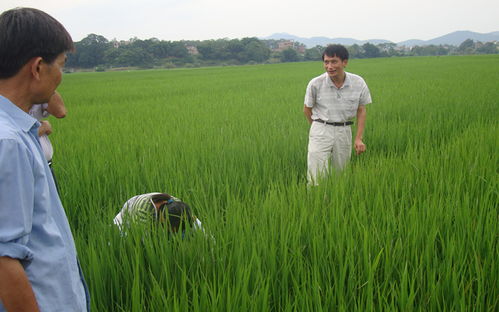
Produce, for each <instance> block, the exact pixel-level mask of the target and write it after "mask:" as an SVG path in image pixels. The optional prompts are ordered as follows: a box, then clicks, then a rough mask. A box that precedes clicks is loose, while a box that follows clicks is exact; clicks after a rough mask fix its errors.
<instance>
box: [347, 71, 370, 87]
mask: <svg viewBox="0 0 499 312" xmlns="http://www.w3.org/2000/svg"><path fill="white" fill-rule="evenodd" d="M346 74H347V77H348V79H349V80H350V83H351V84H352V85H354V86H364V85H367V83H366V81H365V80H364V78H362V77H361V76H360V75H357V74H353V73H350V72H347V73H346Z"/></svg>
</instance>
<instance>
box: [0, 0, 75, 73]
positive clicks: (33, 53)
mask: <svg viewBox="0 0 499 312" xmlns="http://www.w3.org/2000/svg"><path fill="white" fill-rule="evenodd" d="M73 50H74V44H73V39H71V36H70V35H69V33H68V32H67V30H66V29H65V28H64V26H62V24H61V23H59V22H58V21H57V20H56V19H54V18H53V17H52V16H50V15H48V14H47V13H45V12H43V11H40V10H37V9H32V8H15V9H11V10H8V11H5V12H3V13H2V14H1V15H0V79H6V78H10V77H13V76H15V75H16V74H17V73H18V72H19V70H21V68H22V67H23V66H24V65H25V64H26V63H28V62H29V60H31V59H32V58H33V57H42V58H43V60H44V61H45V62H47V63H49V64H51V63H53V62H54V60H55V59H56V58H57V56H59V55H60V54H61V53H64V52H69V51H73Z"/></svg>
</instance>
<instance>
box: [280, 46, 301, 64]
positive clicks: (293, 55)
mask: <svg viewBox="0 0 499 312" xmlns="http://www.w3.org/2000/svg"><path fill="white" fill-rule="evenodd" d="M299 60H300V58H299V56H298V52H296V50H294V49H291V48H287V49H286V50H284V51H282V53H281V61H282V62H298V61H299Z"/></svg>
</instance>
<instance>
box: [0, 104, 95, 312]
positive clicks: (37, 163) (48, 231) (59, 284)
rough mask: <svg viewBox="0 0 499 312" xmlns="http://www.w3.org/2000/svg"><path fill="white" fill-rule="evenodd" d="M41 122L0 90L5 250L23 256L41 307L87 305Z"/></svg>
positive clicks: (0, 212)
mask: <svg viewBox="0 0 499 312" xmlns="http://www.w3.org/2000/svg"><path fill="white" fill-rule="evenodd" d="M39 125H40V123H39V122H38V121H37V120H36V119H34V118H33V117H31V116H29V115H28V114H27V113H25V112H24V111H22V110H21V109H20V108H18V107H17V106H16V105H14V104H13V103H12V102H11V101H9V100H8V99H7V98H5V97H3V96H1V95H0V256H7V257H10V258H14V259H18V260H19V261H20V263H21V265H22V266H23V267H24V270H25V272H26V275H27V277H28V279H29V281H30V283H31V286H32V288H33V291H34V293H35V297H36V300H37V302H38V306H39V308H40V310H41V311H61V312H62V311H87V309H88V308H87V295H86V293H87V291H86V288H85V285H84V281H83V277H82V275H81V272H80V269H79V264H78V260H77V255H76V248H75V244H74V240H73V235H72V234H71V230H70V228H69V223H68V220H67V217H66V213H65V211H64V208H63V207H62V203H61V201H60V199H59V195H58V193H57V190H56V187H55V183H54V180H53V177H52V174H51V172H50V168H49V167H48V164H47V161H46V160H45V157H44V155H43V152H42V149H41V146H40V143H39V141H38V127H39ZM0 311H5V308H4V307H3V305H2V303H1V302H0Z"/></svg>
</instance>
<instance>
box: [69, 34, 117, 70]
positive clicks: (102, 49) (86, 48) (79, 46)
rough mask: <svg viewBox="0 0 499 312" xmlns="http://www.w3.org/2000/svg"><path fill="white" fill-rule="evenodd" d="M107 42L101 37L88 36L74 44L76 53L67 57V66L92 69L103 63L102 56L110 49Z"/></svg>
mask: <svg viewBox="0 0 499 312" xmlns="http://www.w3.org/2000/svg"><path fill="white" fill-rule="evenodd" d="M110 46H111V45H110V43H109V41H108V40H107V39H106V38H104V37H103V36H101V35H96V34H90V35H88V36H87V37H85V38H84V39H82V40H81V41H79V42H76V43H75V48H76V52H75V53H73V54H71V55H70V56H69V57H68V62H67V66H69V67H72V66H74V67H82V68H92V67H95V66H98V65H102V64H104V63H105V61H104V56H105V54H106V50H107V49H108V48H109V47H110Z"/></svg>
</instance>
